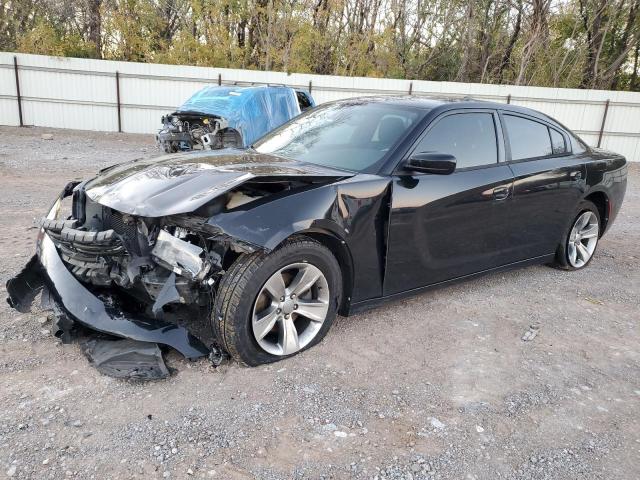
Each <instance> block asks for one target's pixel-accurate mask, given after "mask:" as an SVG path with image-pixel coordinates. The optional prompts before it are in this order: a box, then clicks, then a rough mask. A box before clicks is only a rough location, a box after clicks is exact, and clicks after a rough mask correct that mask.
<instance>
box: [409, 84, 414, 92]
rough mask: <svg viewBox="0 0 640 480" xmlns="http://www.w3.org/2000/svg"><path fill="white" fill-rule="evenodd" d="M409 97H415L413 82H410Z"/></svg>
mask: <svg viewBox="0 0 640 480" xmlns="http://www.w3.org/2000/svg"><path fill="white" fill-rule="evenodd" d="M409 95H413V82H409Z"/></svg>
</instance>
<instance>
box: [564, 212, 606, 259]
mask: <svg viewBox="0 0 640 480" xmlns="http://www.w3.org/2000/svg"><path fill="white" fill-rule="evenodd" d="M599 238H600V213H599V212H598V209H597V208H596V206H595V205H594V204H593V203H591V202H588V201H584V202H582V203H581V204H580V205H579V208H578V213H577V215H576V216H575V218H574V220H573V222H572V223H571V226H570V227H569V228H568V229H567V231H566V233H565V235H564V240H563V243H562V244H561V245H560V246H559V247H558V251H557V253H556V262H557V265H558V266H559V267H561V268H564V269H566V270H580V269H581V268H584V267H586V266H587V265H588V264H589V262H590V261H591V259H592V258H593V254H594V253H595V251H596V247H597V246H598V240H599Z"/></svg>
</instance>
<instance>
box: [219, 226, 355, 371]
mask: <svg viewBox="0 0 640 480" xmlns="http://www.w3.org/2000/svg"><path fill="white" fill-rule="evenodd" d="M294 264H295V265H299V266H302V268H303V269H304V268H306V267H305V266H306V265H308V266H309V268H313V267H315V268H317V269H318V270H319V271H320V272H321V273H322V274H323V275H324V279H326V285H327V286H328V290H329V293H328V295H327V294H326V289H325V291H324V292H323V294H324V295H325V296H326V297H325V298H326V300H328V309H327V313H326V317H325V319H324V321H323V322H321V324H320V325H319V326H317V327H314V328H317V329H318V330H317V333H314V336H313V337H312V338H311V340H310V341H309V342H308V343H307V344H305V345H304V347H303V348H300V349H299V350H298V351H295V352H294V353H292V354H284V353H283V354H279V355H278V354H274V353H270V352H269V351H266V350H265V348H263V347H262V346H261V345H260V344H259V343H258V342H259V340H258V339H257V338H256V336H257V334H255V335H254V326H253V325H254V323H253V322H254V318H255V317H254V313H255V311H254V310H255V309H256V307H257V305H258V302H259V300H260V298H259V295H263V294H264V291H265V288H267V287H266V285H265V283H266V282H267V280H271V279H272V278H273V276H275V275H276V274H277V273H279V272H280V271H281V269H286V268H288V266H291V265H294ZM303 265H304V266H303ZM285 271H288V270H285ZM282 275H283V276H284V275H285V274H284V273H282ZM281 278H282V277H281ZM296 278H297V277H296ZM285 283H286V282H285ZM292 284H293V280H291V282H290V285H292ZM323 285H325V284H324V283H323ZM312 288H320V289H322V287H317V286H316V287H312ZM341 296H342V273H341V270H340V266H339V264H338V262H337V260H336V258H335V257H334V256H333V254H332V253H331V252H330V251H329V250H328V249H327V248H326V247H324V246H323V245H322V244H320V243H318V242H316V241H315V240H312V239H309V238H306V237H301V236H298V237H292V238H291V239H290V240H287V241H286V242H285V243H284V244H283V245H282V246H281V247H279V248H278V249H276V250H274V251H272V252H270V253H268V254H266V253H264V252H255V253H251V254H243V255H241V256H240V257H238V259H237V260H236V261H235V262H234V263H233V265H232V266H231V268H229V270H228V271H227V272H226V274H225V275H224V276H223V277H222V280H221V282H220V285H219V287H218V291H217V294H216V299H215V302H214V306H213V312H212V316H211V325H212V329H213V333H214V335H215V337H216V338H217V340H218V341H219V342H220V344H221V346H222V347H223V348H224V349H225V350H226V351H227V352H228V353H229V355H231V357H232V358H234V359H235V360H237V361H239V362H241V363H244V364H245V365H248V366H256V365H262V364H265V363H272V362H276V361H279V360H282V359H284V358H288V357H291V356H292V355H295V354H297V353H300V352H301V351H304V350H306V349H308V348H310V347H312V346H314V345H315V344H317V343H318V342H320V341H321V340H322V339H323V338H324V336H325V335H326V334H327V332H328V331H329V328H331V325H332V324H333V321H334V320H335V318H336V315H337V311H338V307H339V305H340V300H341ZM283 298H284V297H283ZM292 298H293V297H292ZM326 300H325V301H326ZM270 301H271V302H273V300H270ZM287 301H288V300H287ZM300 301H301V302H302V299H301V300H300ZM295 308H298V306H297V305H296V306H295ZM278 312H280V310H278ZM293 313H295V312H291V313H290V314H289V315H290V317H291V319H293V318H294V315H293ZM283 315H284V314H283ZM279 318H280V317H279ZM288 318H289V317H288ZM295 318H296V319H298V320H299V319H300V317H299V316H298V315H296V317H295ZM280 320H282V321H284V320H283V319H282V318H280ZM305 322H307V323H308V324H309V325H311V324H312V323H313V322H311V321H307V320H306V319H305V317H304V316H303V317H302V323H305ZM316 323H317V322H316ZM297 324H298V323H296V325H297ZM280 325H281V324H280V323H277V326H275V327H274V328H275V330H274V331H278V330H279V329H280V328H282V327H281V326H280ZM282 325H283V324H282ZM314 325H315V324H314ZM296 328H297V327H296ZM270 335H271V336H273V333H272V334H270ZM302 336H303V335H301V336H300V338H302ZM296 339H297V337H296ZM260 341H261V342H263V344H266V343H264V341H263V340H260ZM301 344H302V342H301ZM283 350H284V348H283Z"/></svg>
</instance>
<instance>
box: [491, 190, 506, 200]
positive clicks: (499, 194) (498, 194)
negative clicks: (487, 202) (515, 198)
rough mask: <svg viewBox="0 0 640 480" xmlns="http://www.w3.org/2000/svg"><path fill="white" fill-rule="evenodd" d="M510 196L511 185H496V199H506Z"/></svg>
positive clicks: (494, 197) (494, 195)
mask: <svg viewBox="0 0 640 480" xmlns="http://www.w3.org/2000/svg"><path fill="white" fill-rule="evenodd" d="M507 197H509V187H496V188H494V189H493V199H494V200H506V199H507Z"/></svg>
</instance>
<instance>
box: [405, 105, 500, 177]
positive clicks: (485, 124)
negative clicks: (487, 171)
mask: <svg viewBox="0 0 640 480" xmlns="http://www.w3.org/2000/svg"><path fill="white" fill-rule="evenodd" d="M415 152H416V153H424V152H438V153H448V154H450V155H453V156H454V157H456V162H457V167H456V169H460V168H467V167H477V166H480V165H491V164H495V163H497V162H498V146H497V142H496V128H495V123H494V121H493V114H492V113H489V112H473V113H456V114H453V115H447V116H446V117H444V118H442V119H441V120H438V121H437V123H436V124H435V125H434V126H433V128H431V129H430V130H429V131H428V132H427V134H426V135H425V136H424V138H423V139H422V140H420V142H419V143H418V146H417V147H416V149H415Z"/></svg>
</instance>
